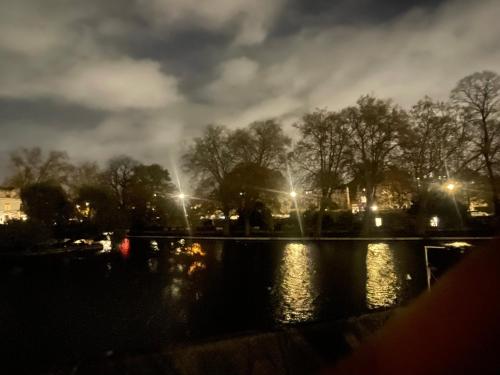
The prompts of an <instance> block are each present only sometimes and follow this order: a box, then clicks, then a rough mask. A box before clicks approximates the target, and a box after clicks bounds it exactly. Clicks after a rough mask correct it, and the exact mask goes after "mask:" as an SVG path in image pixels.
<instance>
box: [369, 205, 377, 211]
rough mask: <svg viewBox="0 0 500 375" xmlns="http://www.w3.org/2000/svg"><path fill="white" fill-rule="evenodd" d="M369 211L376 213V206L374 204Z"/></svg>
mask: <svg viewBox="0 0 500 375" xmlns="http://www.w3.org/2000/svg"><path fill="white" fill-rule="evenodd" d="M370 209H371V210H372V211H373V212H377V211H378V206H377V205H376V204H374V205H373V206H371V207H370Z"/></svg>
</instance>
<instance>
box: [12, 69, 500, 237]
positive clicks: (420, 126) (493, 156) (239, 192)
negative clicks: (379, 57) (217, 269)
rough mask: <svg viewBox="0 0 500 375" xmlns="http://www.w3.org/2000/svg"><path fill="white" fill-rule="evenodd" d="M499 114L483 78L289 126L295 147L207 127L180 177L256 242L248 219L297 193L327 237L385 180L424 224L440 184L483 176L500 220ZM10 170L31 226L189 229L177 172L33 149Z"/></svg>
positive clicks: (373, 197) (269, 123)
mask: <svg viewBox="0 0 500 375" xmlns="http://www.w3.org/2000/svg"><path fill="white" fill-rule="evenodd" d="M499 110H500V76H499V75H498V74H496V73H494V72H490V71H483V72H477V73H473V74H471V75H469V76H466V77H464V78H463V79H461V80H460V81H459V82H458V83H457V85H456V87H455V88H454V89H453V90H452V91H451V92H450V97H449V100H447V101H436V100H433V99H432V98H430V97H427V96H426V97H424V98H422V99H421V100H420V101H418V103H416V104H415V105H413V106H412V107H411V108H410V109H409V110H404V109H403V108H401V107H400V106H398V105H397V104H396V103H394V102H393V101H391V100H384V99H380V98H376V97H374V96H372V95H364V96H361V97H360V98H359V99H358V100H357V102H356V103H355V104H354V105H351V106H348V107H346V108H342V109H339V110H336V111H332V110H328V109H316V110H313V111H311V112H308V113H306V114H304V115H303V116H302V117H301V118H300V119H299V120H298V121H297V122H296V123H295V124H294V125H293V126H294V128H295V130H296V132H297V134H298V137H297V141H296V142H292V138H291V137H290V136H289V135H287V134H286V133H285V132H284V130H283V126H282V124H281V123H280V122H279V121H278V120H276V119H270V120H265V121H257V122H254V123H252V124H250V125H248V126H247V127H245V128H239V129H231V128H228V127H226V126H223V125H214V124H212V125H207V126H206V127H205V128H204V130H203V133H202V134H201V135H200V136H199V137H196V138H195V139H193V141H192V142H191V144H190V146H189V147H188V148H187V149H186V150H185V152H184V153H183V155H182V167H183V169H184V171H185V172H186V173H188V174H189V175H190V176H191V177H192V178H193V186H194V187H195V188H194V191H193V194H192V195H193V197H195V198H196V202H198V203H197V207H198V208H200V207H201V209H202V210H204V211H205V212H208V211H210V210H212V211H214V210H216V209H219V210H221V211H222V212H223V213H224V216H225V217H226V219H227V220H226V224H227V225H226V231H228V230H229V217H230V215H231V212H234V211H237V212H238V214H239V216H240V220H241V222H242V224H243V226H244V228H245V232H246V233H249V231H250V225H251V218H252V215H253V216H255V215H261V216H266V215H267V216H269V212H270V210H271V209H273V208H277V207H279V206H280V204H282V203H283V200H284V199H285V198H286V199H288V201H289V200H290V199H289V196H287V193H288V192H290V191H291V190H292V189H293V190H304V191H305V190H307V191H312V192H313V193H314V194H315V195H317V197H318V199H317V205H316V207H315V209H316V212H317V214H316V219H315V221H316V223H315V230H316V232H317V233H321V230H322V223H323V215H324V212H325V210H326V209H327V208H328V206H329V205H330V203H331V197H332V195H333V194H334V192H335V191H336V190H338V189H340V188H343V187H345V186H347V185H348V184H352V183H353V182H355V184H356V185H357V186H360V187H362V188H363V189H364V194H365V196H366V205H367V207H371V206H372V205H374V204H375V203H376V202H377V199H380V197H379V191H378V189H379V187H380V185H381V184H382V183H383V182H384V181H387V180H390V182H391V183H392V184H398V183H399V184H401V182H402V181H409V187H408V189H410V190H411V192H412V194H413V195H414V197H415V200H416V201H418V205H419V208H420V210H419V213H418V214H417V216H418V217H419V220H417V221H418V222H419V223H420V224H419V225H420V226H422V225H423V223H424V222H425V219H426V218H425V213H426V207H428V206H429V205H430V204H431V203H432V193H433V189H434V187H435V185H436V182H437V181H438V179H441V178H445V179H451V178H453V179H459V180H460V179H461V180H464V181H469V180H470V179H471V178H479V179H482V180H484V181H485V183H486V184H487V185H488V190H489V193H490V200H491V202H492V207H493V211H494V213H495V214H499V213H500V201H499V196H498V193H499V192H498V166H499V164H498V162H499V149H500V115H499V113H500V112H499ZM11 164H12V167H13V173H12V175H11V176H10V178H9V179H8V181H7V183H8V184H9V185H12V186H15V187H19V188H20V189H21V196H22V199H23V204H24V209H25V211H26V213H27V214H28V216H30V217H39V218H40V220H45V221H46V222H48V223H57V222H60V221H65V220H69V218H70V217H75V212H74V207H73V206H75V205H76V207H78V209H77V214H78V215H80V216H83V218H82V220H83V219H85V220H87V221H89V220H90V221H93V222H94V224H96V225H98V226H99V227H100V228H101V227H102V228H105V227H107V226H110V225H111V223H113V225H117V223H116V222H114V221H116V220H118V219H117V218H121V219H122V220H123V221H124V222H123V223H120V225H122V226H124V227H127V226H128V227H135V228H139V229H140V228H145V227H148V226H152V225H153V226H158V227H162V226H166V225H169V224H170V223H172V222H182V221H183V219H184V214H183V212H181V211H180V210H179V206H180V205H179V198H178V197H177V196H176V193H178V192H177V191H176V187H175V186H174V185H173V184H172V182H171V178H170V174H169V172H168V170H167V169H165V168H164V167H162V166H160V165H158V164H151V165H144V164H141V163H139V162H137V161H135V160H134V159H132V158H129V157H126V156H119V157H116V158H113V159H111V160H110V161H109V162H108V163H107V165H106V166H105V167H104V168H103V169H102V168H100V167H99V166H98V165H97V164H96V163H83V164H80V165H72V164H71V163H70V162H69V159H68V156H67V154H66V153H64V152H59V151H52V152H50V153H49V154H48V155H44V154H43V153H42V151H41V150H40V149H38V148H34V149H21V150H17V151H15V152H13V153H12V155H11ZM443 176H444V177H443ZM42 196H43V197H45V196H50V197H52V198H54V197H57V196H58V197H60V200H59V201H58V202H55V201H54V200H52V201H51V202H52V203H51V204H52V205H55V206H57V208H54V207H53V208H51V210H50V211H51V212H54V215H53V216H51V217H47V214H46V212H47V207H43V204H48V203H47V201H48V200H47V199H45V198H43V197H42ZM42 202H44V203H43V204H42ZM68 202H72V204H69V205H68V204H67V203H68ZM78 215H77V216H78ZM368 215H369V210H368V211H367V214H366V217H368Z"/></svg>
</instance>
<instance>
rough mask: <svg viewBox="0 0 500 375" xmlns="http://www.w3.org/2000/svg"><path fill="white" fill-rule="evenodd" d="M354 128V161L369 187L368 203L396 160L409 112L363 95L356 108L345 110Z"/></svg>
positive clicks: (367, 188) (373, 200)
mask: <svg viewBox="0 0 500 375" xmlns="http://www.w3.org/2000/svg"><path fill="white" fill-rule="evenodd" d="M344 113H345V118H346V121H347V123H348V124H349V126H350V127H351V128H352V130H353V134H352V145H353V154H354V155H353V156H354V157H353V164H354V166H355V167H356V168H357V169H358V171H357V174H358V175H359V176H360V178H361V180H362V182H363V184H364V185H365V189H366V200H367V206H368V207H371V206H372V205H373V203H374V202H375V194H376V189H377V185H378V184H379V183H380V181H382V178H383V175H384V172H385V170H386V168H387V166H388V165H389V164H390V163H391V162H392V161H393V157H394V156H395V151H396V149H397V147H398V144H399V138H400V135H401V133H402V132H404V129H405V128H406V124H407V115H406V113H405V112H404V111H403V110H400V109H399V108H397V107H396V106H394V105H392V103H391V102H390V101H387V100H380V99H376V98H374V97H372V96H368V95H367V96H362V97H361V98H360V99H359V100H358V102H357V106H356V107H349V108H347V109H345V110H344Z"/></svg>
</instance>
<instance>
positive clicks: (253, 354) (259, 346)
mask: <svg viewBox="0 0 500 375" xmlns="http://www.w3.org/2000/svg"><path fill="white" fill-rule="evenodd" d="M394 311H395V310H392V311H387V312H377V313H372V314H367V315H363V316H360V317H355V318H350V319H347V320H342V321H336V322H332V323H319V324H310V325H302V326H297V327H292V328H286V329H283V330H280V331H276V332H268V333H260V334H246V335H242V336H237V337H232V338H225V339H220V340H213V341H207V342H203V343H198V344H193V345H182V346H178V347H175V348H170V349H166V350H164V351H161V352H158V353H153V354H147V355H137V356H116V357H113V356H111V357H109V358H108V359H105V360H99V361H89V362H86V363H79V364H78V365H75V366H74V367H72V368H71V369H69V368H66V369H59V370H56V371H53V372H51V373H52V374H113V375H114V374H116V375H118V374H120V375H122V374H130V375H135V374H137V375H139V374H140V375H145V374H151V375H153V374H155V375H156V374H175V375H201V374H229V375H240V374H241V375H243V374H245V375H257V374H262V375H267V374H273V375H279V374H311V373H316V372H318V371H319V370H320V369H321V368H323V367H325V366H327V365H331V364H333V363H335V362H336V361H338V360H339V359H340V358H342V357H344V356H345V355H347V354H348V353H349V352H350V351H351V350H352V349H353V348H355V347H356V346H358V345H359V344H360V343H361V342H362V341H364V340H365V339H366V337H368V336H369V335H371V334H372V333H374V332H375V331H376V330H378V329H379V328H380V327H381V326H383V325H384V323H385V322H386V321H387V319H388V318H389V317H390V316H391V315H392V314H394Z"/></svg>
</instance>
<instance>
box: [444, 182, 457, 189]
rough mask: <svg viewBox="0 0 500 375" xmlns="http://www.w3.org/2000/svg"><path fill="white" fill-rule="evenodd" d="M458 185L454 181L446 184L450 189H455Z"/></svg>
mask: <svg viewBox="0 0 500 375" xmlns="http://www.w3.org/2000/svg"><path fill="white" fill-rule="evenodd" d="M455 188H456V186H455V184H454V183H453V182H450V183H449V184H448V185H446V189H448V190H449V191H453V190H455Z"/></svg>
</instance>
